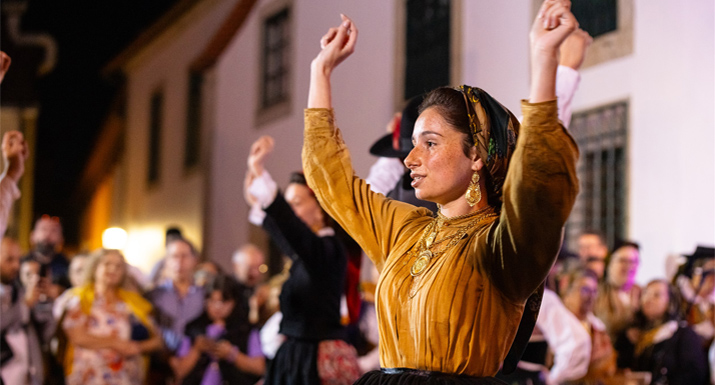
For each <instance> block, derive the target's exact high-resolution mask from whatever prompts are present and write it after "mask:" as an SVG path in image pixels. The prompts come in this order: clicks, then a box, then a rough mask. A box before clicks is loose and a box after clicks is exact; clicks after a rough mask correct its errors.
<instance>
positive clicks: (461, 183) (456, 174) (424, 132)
mask: <svg viewBox="0 0 715 385" xmlns="http://www.w3.org/2000/svg"><path fill="white" fill-rule="evenodd" d="M464 139H465V136H464V134H463V133H461V132H459V131H457V130H456V129H455V128H453V127H451V126H450V125H449V124H448V123H447V122H446V121H445V120H444V118H442V115H440V113H439V110H438V109H437V108H434V107H431V108H428V109H426V110H425V111H424V112H422V114H420V117H419V118H418V119H417V122H416V123H415V130H414V133H413V134H412V142H413V144H414V146H415V147H414V148H413V149H412V151H410V154H409V155H408V156H407V158H405V166H407V168H409V169H410V171H411V172H410V176H411V177H412V187H414V189H415V193H416V195H417V198H419V199H422V200H426V201H431V202H435V203H438V204H441V205H445V204H447V203H449V202H453V201H455V200H457V199H459V198H461V197H462V196H463V195H464V192H465V191H466V190H467V187H468V186H469V182H470V181H471V178H472V174H473V173H474V171H475V170H476V163H477V162H476V161H473V160H471V159H470V158H468V157H467V156H465V155H464V151H463V144H462V143H463V142H464Z"/></svg>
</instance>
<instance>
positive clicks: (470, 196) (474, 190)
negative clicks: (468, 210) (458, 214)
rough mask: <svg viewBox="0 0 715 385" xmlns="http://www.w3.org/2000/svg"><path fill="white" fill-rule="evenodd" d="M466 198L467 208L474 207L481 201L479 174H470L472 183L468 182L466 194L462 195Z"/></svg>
mask: <svg viewBox="0 0 715 385" xmlns="http://www.w3.org/2000/svg"><path fill="white" fill-rule="evenodd" d="M464 197H465V198H467V204H468V205H469V207H474V206H476V204H477V203H479V202H480V201H481V200H482V190H480V189H479V173H478V172H476V171H475V172H474V174H472V181H471V182H469V187H467V193H466V194H464Z"/></svg>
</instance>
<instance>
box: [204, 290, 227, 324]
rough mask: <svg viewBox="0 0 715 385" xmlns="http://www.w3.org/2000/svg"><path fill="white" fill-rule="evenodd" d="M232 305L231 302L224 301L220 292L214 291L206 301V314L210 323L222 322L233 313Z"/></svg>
mask: <svg viewBox="0 0 715 385" xmlns="http://www.w3.org/2000/svg"><path fill="white" fill-rule="evenodd" d="M233 305H234V302H233V300H228V301H226V300H224V298H223V295H221V292H220V291H218V290H214V291H213V292H211V295H210V296H209V298H207V299H206V314H207V315H208V316H209V319H210V320H211V321H223V320H225V319H226V318H228V316H229V315H230V314H231V312H232V311H233Z"/></svg>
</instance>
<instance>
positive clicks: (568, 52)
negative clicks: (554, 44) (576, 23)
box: [559, 28, 593, 71]
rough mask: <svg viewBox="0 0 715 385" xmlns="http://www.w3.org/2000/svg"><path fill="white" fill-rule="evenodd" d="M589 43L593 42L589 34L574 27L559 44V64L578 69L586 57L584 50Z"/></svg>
mask: <svg viewBox="0 0 715 385" xmlns="http://www.w3.org/2000/svg"><path fill="white" fill-rule="evenodd" d="M591 43H593V38H592V37H591V35H589V34H588V32H586V31H584V30H582V29H581V28H576V30H575V31H573V33H571V34H570V35H569V37H567V38H566V40H564V43H563V44H561V47H560V49H559V56H560V58H559V64H560V65H562V66H566V67H570V68H573V69H575V70H576V71H578V70H579V68H581V65H582V64H583V60H584V59H585V58H586V50H588V47H589V46H591Z"/></svg>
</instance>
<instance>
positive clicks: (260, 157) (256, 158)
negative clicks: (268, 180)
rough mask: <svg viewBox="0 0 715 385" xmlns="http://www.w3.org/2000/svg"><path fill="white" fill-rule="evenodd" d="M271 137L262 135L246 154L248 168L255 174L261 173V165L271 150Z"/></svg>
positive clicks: (272, 143) (272, 142) (272, 144)
mask: <svg viewBox="0 0 715 385" xmlns="http://www.w3.org/2000/svg"><path fill="white" fill-rule="evenodd" d="M274 143H275V142H274V141H273V138H272V137H270V136H268V135H263V136H261V137H260V138H258V140H256V141H255V142H253V144H252V145H251V152H250V153H249V155H248V170H249V171H250V172H251V173H253V175H255V176H259V175H261V174H263V165H264V163H265V161H266V158H267V157H268V154H270V153H271V152H273V146H274Z"/></svg>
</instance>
